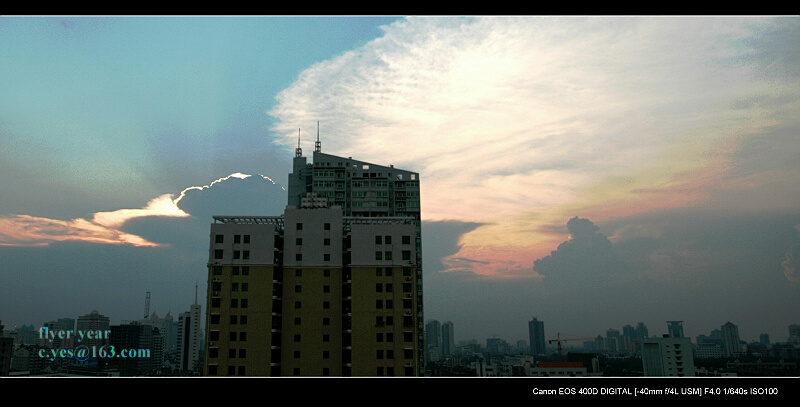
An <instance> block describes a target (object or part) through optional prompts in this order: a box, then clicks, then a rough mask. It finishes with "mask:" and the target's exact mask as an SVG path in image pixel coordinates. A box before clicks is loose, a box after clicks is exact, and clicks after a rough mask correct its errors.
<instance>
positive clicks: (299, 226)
mask: <svg viewBox="0 0 800 407" xmlns="http://www.w3.org/2000/svg"><path fill="white" fill-rule="evenodd" d="M322 229H323V230H331V224H330V223H325V224H323V225H322ZM295 230H303V223H302V222H297V224H296V225H295Z"/></svg>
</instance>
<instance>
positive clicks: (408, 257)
mask: <svg viewBox="0 0 800 407" xmlns="http://www.w3.org/2000/svg"><path fill="white" fill-rule="evenodd" d="M403 260H411V250H403Z"/></svg>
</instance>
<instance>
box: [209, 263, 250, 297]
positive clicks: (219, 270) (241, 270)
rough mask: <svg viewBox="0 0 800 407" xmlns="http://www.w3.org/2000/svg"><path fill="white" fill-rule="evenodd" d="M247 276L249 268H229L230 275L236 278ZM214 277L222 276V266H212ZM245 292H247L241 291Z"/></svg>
mask: <svg viewBox="0 0 800 407" xmlns="http://www.w3.org/2000/svg"><path fill="white" fill-rule="evenodd" d="M240 274H241V275H243V276H249V275H250V266H234V267H233V268H231V275H234V276H238V275H240ZM214 275H215V276H221V275H222V266H214ZM243 291H247V290H243Z"/></svg>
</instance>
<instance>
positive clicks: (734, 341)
mask: <svg viewBox="0 0 800 407" xmlns="http://www.w3.org/2000/svg"><path fill="white" fill-rule="evenodd" d="M721 331H722V349H723V350H724V351H725V356H727V357H733V356H735V355H736V354H737V353H739V352H740V350H741V346H740V345H739V342H740V341H741V340H740V339H739V327H738V326H736V325H734V324H732V323H731V322H730V321H728V322H727V323H726V324H725V325H723V326H722V328H721Z"/></svg>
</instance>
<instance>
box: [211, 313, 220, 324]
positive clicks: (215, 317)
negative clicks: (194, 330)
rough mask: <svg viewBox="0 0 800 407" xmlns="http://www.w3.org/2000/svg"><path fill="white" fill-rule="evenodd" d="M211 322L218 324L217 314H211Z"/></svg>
mask: <svg viewBox="0 0 800 407" xmlns="http://www.w3.org/2000/svg"><path fill="white" fill-rule="evenodd" d="M211 323H212V324H218V323H219V314H211Z"/></svg>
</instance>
